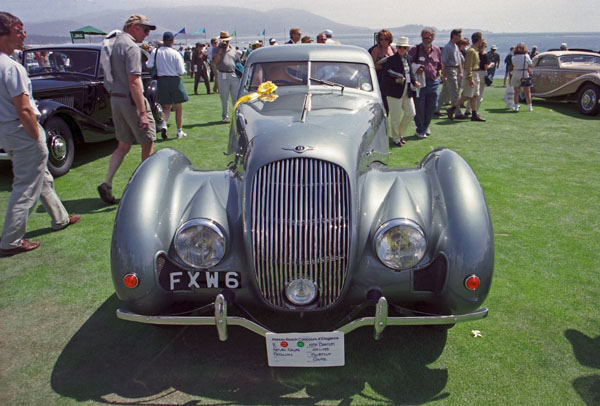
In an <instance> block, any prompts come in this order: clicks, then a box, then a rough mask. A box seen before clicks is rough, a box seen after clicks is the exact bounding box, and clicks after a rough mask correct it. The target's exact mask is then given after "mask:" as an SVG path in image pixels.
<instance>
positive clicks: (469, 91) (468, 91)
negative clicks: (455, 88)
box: [462, 72, 479, 98]
mask: <svg viewBox="0 0 600 406" xmlns="http://www.w3.org/2000/svg"><path fill="white" fill-rule="evenodd" d="M473 82H474V83H475V84H474V86H473V87H471V86H469V79H467V77H466V76H465V77H463V81H462V89H463V92H462V95H463V96H465V97H468V98H471V97H479V75H478V74H477V72H473Z"/></svg>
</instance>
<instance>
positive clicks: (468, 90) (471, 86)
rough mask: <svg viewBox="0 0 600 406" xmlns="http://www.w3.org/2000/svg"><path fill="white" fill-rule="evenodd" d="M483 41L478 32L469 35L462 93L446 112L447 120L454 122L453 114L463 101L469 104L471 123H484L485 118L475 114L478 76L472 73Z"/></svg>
mask: <svg viewBox="0 0 600 406" xmlns="http://www.w3.org/2000/svg"><path fill="white" fill-rule="evenodd" d="M482 40H483V34H482V33H481V32H479V31H477V32H474V33H473V35H471V42H472V44H473V45H472V46H471V48H469V49H468V50H467V55H466V56H465V66H464V76H463V83H462V88H463V93H462V96H461V98H460V99H458V101H457V102H456V103H454V105H453V106H452V107H450V108H449V109H447V110H446V112H447V113H448V118H449V119H450V120H454V112H455V111H456V109H458V107H459V106H460V105H461V104H463V103H464V102H465V101H469V103H471V111H472V112H473V115H472V116H471V121H479V122H484V121H485V118H483V117H481V116H480V115H479V114H477V99H478V98H479V75H474V74H473V71H474V70H477V69H479V53H478V52H477V50H478V49H479V43H480V42H481V41H482Z"/></svg>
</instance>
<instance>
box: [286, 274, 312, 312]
mask: <svg viewBox="0 0 600 406" xmlns="http://www.w3.org/2000/svg"><path fill="white" fill-rule="evenodd" d="M285 295H286V297H287V298H288V300H289V301H290V302H292V303H293V304H295V305H298V306H303V305H307V304H310V303H311V302H312V301H313V300H315V298H316V297H317V286H316V285H315V283H314V282H313V281H311V280H309V279H294V280H293V281H291V282H290V283H289V284H288V285H287V287H286V288H285Z"/></svg>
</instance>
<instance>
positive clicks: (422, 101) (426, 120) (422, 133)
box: [408, 28, 442, 138]
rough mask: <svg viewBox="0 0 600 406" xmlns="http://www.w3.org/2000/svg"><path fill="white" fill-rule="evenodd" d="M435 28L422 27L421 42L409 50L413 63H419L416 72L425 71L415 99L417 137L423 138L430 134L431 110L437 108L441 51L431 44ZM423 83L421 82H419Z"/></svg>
mask: <svg viewBox="0 0 600 406" xmlns="http://www.w3.org/2000/svg"><path fill="white" fill-rule="evenodd" d="M434 39H435V30H434V29H433V28H424V29H423V30H422V31H421V41H422V42H421V43H420V44H419V45H417V46H415V47H413V48H411V50H410V51H409V53H408V54H409V55H410V57H411V59H412V60H413V62H414V63H416V64H419V65H421V66H420V67H419V68H418V69H417V70H416V72H415V73H416V74H420V73H425V86H424V87H421V89H420V91H419V96H418V97H417V98H416V99H415V109H416V115H415V124H416V126H417V137H419V138H425V137H427V136H428V135H430V134H431V131H430V129H429V124H430V123H431V118H432V117H433V112H434V111H435V109H436V108H437V99H438V87H439V85H440V71H441V70H442V51H441V50H440V48H439V47H437V46H435V45H433V40H434ZM421 85H423V84H421Z"/></svg>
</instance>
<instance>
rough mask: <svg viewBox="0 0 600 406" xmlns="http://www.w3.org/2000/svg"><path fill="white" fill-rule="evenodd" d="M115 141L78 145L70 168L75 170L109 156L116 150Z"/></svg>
mask: <svg viewBox="0 0 600 406" xmlns="http://www.w3.org/2000/svg"><path fill="white" fill-rule="evenodd" d="M117 144H118V143H117V140H116V139H112V140H107V141H102V142H94V143H89V144H85V143H79V144H77V145H75V158H74V159H73V165H72V166H71V168H77V167H80V166H82V165H85V164H87V163H90V162H92V161H95V160H97V159H101V158H104V157H106V156H109V155H111V154H112V153H113V152H114V150H115V149H116V148H117Z"/></svg>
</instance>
